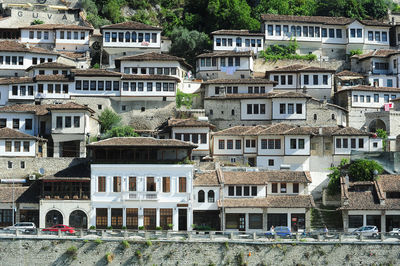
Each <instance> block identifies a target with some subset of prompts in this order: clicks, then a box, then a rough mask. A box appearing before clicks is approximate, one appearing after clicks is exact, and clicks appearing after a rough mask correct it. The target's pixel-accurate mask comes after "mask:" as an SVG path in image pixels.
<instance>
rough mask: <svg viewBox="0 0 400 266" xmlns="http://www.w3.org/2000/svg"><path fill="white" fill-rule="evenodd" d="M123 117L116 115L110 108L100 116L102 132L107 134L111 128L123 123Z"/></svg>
mask: <svg viewBox="0 0 400 266" xmlns="http://www.w3.org/2000/svg"><path fill="white" fill-rule="evenodd" d="M121 119H122V118H121V116H119V115H118V114H116V113H115V112H114V111H113V110H111V109H110V108H106V109H104V111H103V112H101V114H100V115H99V123H100V126H101V127H100V130H101V132H103V133H104V132H107V131H108V130H110V129H111V128H113V127H115V126H117V125H118V124H119V122H121Z"/></svg>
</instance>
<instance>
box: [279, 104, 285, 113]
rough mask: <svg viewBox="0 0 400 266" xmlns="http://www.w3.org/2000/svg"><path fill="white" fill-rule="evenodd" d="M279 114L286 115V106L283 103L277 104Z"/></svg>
mask: <svg viewBox="0 0 400 266" xmlns="http://www.w3.org/2000/svg"><path fill="white" fill-rule="evenodd" d="M279 113H280V114H286V104H284V103H281V104H279Z"/></svg>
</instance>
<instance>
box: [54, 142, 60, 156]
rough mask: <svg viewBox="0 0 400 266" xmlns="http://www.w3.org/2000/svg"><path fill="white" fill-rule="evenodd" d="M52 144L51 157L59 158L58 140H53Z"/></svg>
mask: <svg viewBox="0 0 400 266" xmlns="http://www.w3.org/2000/svg"><path fill="white" fill-rule="evenodd" d="M53 146H54V149H53V157H54V158H59V157H60V142H54V143H53Z"/></svg>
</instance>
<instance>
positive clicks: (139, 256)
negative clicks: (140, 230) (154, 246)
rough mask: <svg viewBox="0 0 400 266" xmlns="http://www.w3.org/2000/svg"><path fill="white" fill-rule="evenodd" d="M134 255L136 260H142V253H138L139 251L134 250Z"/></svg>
mask: <svg viewBox="0 0 400 266" xmlns="http://www.w3.org/2000/svg"><path fill="white" fill-rule="evenodd" d="M135 255H136V257H137V258H138V259H141V258H142V252H140V250H139V249H138V250H136V252H135Z"/></svg>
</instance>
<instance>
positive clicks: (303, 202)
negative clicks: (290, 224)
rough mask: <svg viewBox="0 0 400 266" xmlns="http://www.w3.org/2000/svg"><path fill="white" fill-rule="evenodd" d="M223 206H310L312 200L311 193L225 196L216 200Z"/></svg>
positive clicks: (312, 204)
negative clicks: (249, 196) (255, 196)
mask: <svg viewBox="0 0 400 266" xmlns="http://www.w3.org/2000/svg"><path fill="white" fill-rule="evenodd" d="M218 206H219V207H225V208H311V207H314V206H315V204H314V200H313V198H312V196H311V195H293V196H267V197H265V198H237V199H234V198H225V199H224V201H223V202H222V201H221V200H219V201H218Z"/></svg>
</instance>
